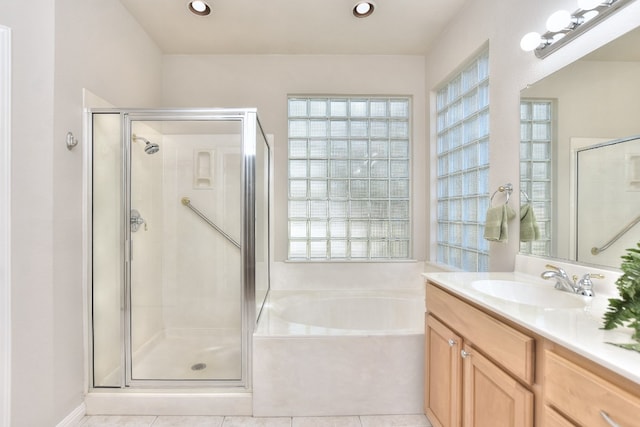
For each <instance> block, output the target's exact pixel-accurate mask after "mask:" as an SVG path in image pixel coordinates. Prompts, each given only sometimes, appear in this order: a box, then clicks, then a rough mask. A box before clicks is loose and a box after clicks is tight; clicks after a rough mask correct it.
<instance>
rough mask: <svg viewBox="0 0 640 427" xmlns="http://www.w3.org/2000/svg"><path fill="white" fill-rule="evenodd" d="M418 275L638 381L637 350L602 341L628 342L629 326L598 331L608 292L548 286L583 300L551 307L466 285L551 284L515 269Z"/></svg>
mask: <svg viewBox="0 0 640 427" xmlns="http://www.w3.org/2000/svg"><path fill="white" fill-rule="evenodd" d="M423 276H424V277H425V278H427V279H429V280H430V281H432V282H435V283H437V284H439V285H441V286H442V287H443V288H446V289H448V290H449V291H450V292H451V293H453V294H455V295H458V296H460V297H462V298H464V299H466V300H468V301H471V302H473V303H475V304H477V305H479V306H481V307H484V308H486V309H488V310H491V311H493V312H496V313H497V314H499V315H501V316H503V317H505V318H507V319H509V320H511V321H513V322H515V323H517V324H518V325H521V326H523V327H525V328H527V329H530V330H531V331H533V332H534V333H536V334H538V335H540V336H543V337H545V338H548V339H549V340H551V341H554V342H556V343H557V344H560V345H562V346H564V347H566V348H568V349H570V350H573V351H574V352H576V353H578V354H580V355H582V356H584V357H586V358H588V359H590V360H592V361H594V362H596V363H599V364H601V365H603V366H605V367H606V368H608V369H610V370H612V371H614V372H617V373H618V374H620V375H622V376H624V377H626V378H629V379H630V380H632V381H634V382H636V383H638V384H640V353H638V352H635V351H631V350H626V349H623V348H620V347H617V346H614V345H611V344H607V342H615V343H630V342H633V340H632V339H631V334H632V330H631V329H629V328H617V329H614V330H610V331H605V330H603V329H601V327H602V315H603V314H604V313H605V311H606V309H607V306H608V298H609V297H611V295H605V294H602V295H599V294H597V293H596V296H595V297H592V298H591V297H583V296H579V295H573V294H569V293H567V292H562V291H559V290H554V292H558V293H560V292H562V293H564V294H566V296H565V295H563V296H562V298H565V297H567V296H569V297H575V298H576V299H579V300H580V301H582V302H584V306H583V307H581V308H553V309H552V308H544V307H539V306H534V305H529V304H521V303H516V302H512V301H506V300H504V299H501V298H497V297H492V296H489V295H487V294H485V293H483V292H481V291H479V290H476V289H474V288H473V287H472V285H471V283H472V282H474V281H476V280H510V281H517V282H523V283H527V284H531V285H535V286H541V287H547V288H549V287H550V288H553V286H554V283H555V282H554V281H547V280H543V279H541V278H538V277H537V276H531V275H528V274H523V273H518V272H516V273H467V272H464V273H424V274H423ZM514 286H517V284H515V285H514ZM427 304H428V302H427Z"/></svg>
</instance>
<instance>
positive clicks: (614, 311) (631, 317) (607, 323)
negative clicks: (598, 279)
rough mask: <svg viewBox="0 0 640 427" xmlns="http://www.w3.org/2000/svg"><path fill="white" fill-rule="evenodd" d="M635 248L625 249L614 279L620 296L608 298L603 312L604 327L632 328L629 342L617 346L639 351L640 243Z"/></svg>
mask: <svg viewBox="0 0 640 427" xmlns="http://www.w3.org/2000/svg"><path fill="white" fill-rule="evenodd" d="M637 246H638V247H637V248H630V249H627V254H626V255H623V256H622V265H621V266H620V268H621V269H622V273H623V274H622V276H620V278H619V279H618V280H616V286H617V288H618V292H619V294H620V298H610V299H609V306H608V307H607V312H606V313H605V314H604V329H614V328H616V327H618V326H628V327H630V328H632V329H633V330H634V333H633V335H632V336H631V338H633V339H634V340H636V342H635V343H631V344H617V343H611V344H615V345H617V346H620V347H623V348H628V349H631V350H636V351H640V243H638V245H637Z"/></svg>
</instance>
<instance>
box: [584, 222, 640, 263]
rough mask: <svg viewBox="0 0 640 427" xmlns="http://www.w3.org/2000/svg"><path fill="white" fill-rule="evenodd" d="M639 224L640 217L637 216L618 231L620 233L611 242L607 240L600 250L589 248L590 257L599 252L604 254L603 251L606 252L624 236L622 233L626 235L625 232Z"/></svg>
mask: <svg viewBox="0 0 640 427" xmlns="http://www.w3.org/2000/svg"><path fill="white" fill-rule="evenodd" d="M639 222H640V216H638V217H637V218H636V219H634V220H633V221H631V222H630V223H629V224H627V225H626V226H625V227H624V228H623V229H622V230H620V232H619V233H618V234H616V235H615V236H613V238H612V239H611V240H609V241H608V242H607V243H606V244H605V245H604V246H602V247H601V248H596V247H593V248H591V254H592V255H598V254H599V253H600V252H604V251H605V250H607V249H608V248H609V246H611V245H613V244H614V243H615V242H616V241H617V240H618V239H619V238H621V237H622V236H623V235H624V233H626V232H627V231H629V230H631V229H632V228H633V226H634V225H636V224H637V223H639Z"/></svg>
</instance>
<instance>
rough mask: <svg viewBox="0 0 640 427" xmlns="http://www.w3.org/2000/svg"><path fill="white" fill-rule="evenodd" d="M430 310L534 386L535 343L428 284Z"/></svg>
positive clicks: (427, 296)
mask: <svg viewBox="0 0 640 427" xmlns="http://www.w3.org/2000/svg"><path fill="white" fill-rule="evenodd" d="M426 300H427V311H428V312H429V313H432V314H434V315H435V316H437V317H439V318H440V319H441V320H442V321H443V322H445V323H446V324H447V325H449V326H450V327H451V328H452V329H454V330H455V331H456V332H458V333H459V334H461V335H462V336H463V337H464V338H465V339H467V340H469V341H471V342H472V343H475V344H476V345H477V346H478V347H479V348H480V349H481V350H482V352H484V353H485V354H486V355H487V356H489V357H490V358H491V359H493V360H495V361H496V362H497V363H498V364H500V365H501V366H502V367H503V368H504V369H506V370H508V371H509V372H510V373H511V374H512V375H514V376H516V377H518V378H520V379H521V380H522V381H524V382H525V383H527V384H533V379H534V376H533V369H534V346H535V340H534V339H533V338H532V337H529V336H527V335H525V334H523V333H521V332H519V331H517V330H515V329H513V328H512V327H510V326H508V325H505V324H504V323H502V322H500V321H499V320H496V319H494V318H493V317H492V316H490V315H488V314H486V313H485V312H483V311H481V310H478V309H477V308H475V307H473V306H471V305H469V304H467V303H466V302H464V301H462V300H460V299H459V298H457V297H455V296H453V295H451V294H449V293H447V292H445V291H443V290H442V289H440V288H438V287H437V286H435V285H433V284H431V283H427V293H426Z"/></svg>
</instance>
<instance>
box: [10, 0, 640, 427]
mask: <svg viewBox="0 0 640 427" xmlns="http://www.w3.org/2000/svg"><path fill="white" fill-rule="evenodd" d="M562 6H565V7H566V8H567V9H570V10H572V9H573V8H575V5H574V2H573V1H570V0H562V1H556V0H541V1H537V2H532V1H529V0H517V1H515V0H514V1H511V2H504V1H499V0H469V2H468V5H467V6H466V7H465V9H464V10H463V11H462V12H461V14H460V15H459V16H458V17H457V18H456V19H455V20H454V21H453V22H451V24H450V25H449V26H448V27H447V30H446V31H445V32H444V33H443V35H442V37H441V38H440V40H439V42H438V43H437V44H435V45H434V49H433V51H432V52H431V53H430V54H429V55H428V56H427V58H426V61H425V58H422V57H396V56H391V57H372V56H335V57H324V56H261V57H255V56H219V57H210V56H191V57H189V56H166V57H164V59H163V58H162V55H161V53H160V52H159V51H158V49H157V47H156V46H155V45H154V44H153V43H152V42H151V41H150V40H149V39H148V38H147V36H146V35H145V34H144V33H143V32H142V31H141V29H140V27H139V26H138V25H137V24H136V22H135V21H133V20H132V18H131V17H130V15H129V14H128V13H127V12H126V11H125V10H124V8H123V7H121V6H120V3H119V2H117V1H115V0H102V1H98V0H93V1H86V0H57V1H56V2H55V3H54V2H51V1H45V0H34V1H32V2H31V10H37V12H33V13H29V14H27V13H26V12H25V11H24V10H23V8H24V5H23V2H20V1H17V0H14V1H2V2H0V24H2V25H6V26H8V27H10V28H11V29H12V36H13V46H12V48H13V84H12V92H13V97H12V98H13V103H12V111H11V113H12V135H13V141H12V166H13V175H12V180H13V181H12V188H11V192H12V225H11V233H12V236H13V241H12V248H11V249H12V273H13V276H12V310H13V316H12V334H13V341H12V369H11V375H12V396H11V397H12V426H15V427H21V426H50V425H55V424H56V423H58V422H59V421H60V420H61V419H62V418H64V417H65V416H66V415H67V414H69V413H70V412H71V411H73V409H74V408H76V407H77V406H78V405H80V404H81V402H82V393H83V388H84V387H85V380H84V378H83V376H84V365H83V340H84V332H83V331H82V326H81V325H82V318H83V300H82V281H81V280H82V234H81V219H82V174H81V171H82V158H81V157H82V148H81V147H77V148H76V149H75V150H74V151H72V152H68V151H67V150H66V148H65V147H64V137H65V134H66V132H67V131H72V132H73V133H74V134H75V135H76V136H77V137H80V136H81V133H82V114H81V113H82V111H81V106H82V104H81V102H82V100H81V97H82V94H81V89H82V88H83V87H85V88H87V89H89V90H91V91H92V92H94V93H95V94H97V95H100V96H101V97H103V98H105V99H106V100H108V101H110V102H111V103H113V104H114V105H118V106H154V105H156V104H158V103H160V102H162V103H163V104H164V105H171V106H189V107H194V106H224V107H234V106H242V107H247V106H256V107H258V109H259V111H260V112H261V116H262V121H263V123H264V125H265V131H266V132H267V133H273V134H274V135H275V137H276V147H275V148H276V178H275V181H276V190H275V197H276V212H275V213H274V214H275V215H274V217H275V218H276V230H275V231H276V236H278V237H277V242H276V243H277V246H276V254H275V255H276V259H277V260H283V259H284V257H285V256H286V237H285V236H286V208H285V206H286V203H285V200H286V191H285V189H286V149H285V148H284V147H286V139H285V138H286V95H287V93H339V94H343V93H353V94H380V93H387V94H397V93H402V94H408V95H412V96H413V97H414V120H413V124H414V130H413V140H414V152H413V157H414V175H413V185H414V194H415V198H414V200H415V203H414V206H413V211H414V212H413V213H414V216H413V218H414V237H415V239H414V240H415V243H414V257H415V258H416V259H418V260H424V259H428V251H427V248H426V246H427V243H426V242H429V240H430V236H432V234H431V233H428V231H429V232H430V231H431V230H432V229H433V224H434V221H433V215H434V214H433V213H432V214H431V218H428V214H427V213H428V212H430V211H429V210H428V205H427V202H426V201H428V200H429V199H430V198H431V197H432V195H433V193H432V192H431V191H426V192H424V193H422V191H423V189H422V188H423V185H424V183H425V182H434V180H433V170H432V169H429V168H428V165H429V163H428V161H427V159H428V155H429V150H433V148H428V147H432V145H429V144H428V143H427V142H426V141H427V135H429V134H430V132H431V129H432V126H431V124H430V121H429V114H428V109H427V108H428V102H430V99H431V98H430V96H429V94H430V91H432V90H433V89H434V88H436V87H437V86H438V85H439V84H440V83H441V82H442V81H443V80H444V79H445V77H446V76H447V75H449V74H450V73H451V72H452V71H453V70H454V69H455V68H457V67H458V66H459V65H460V64H461V63H462V62H464V61H465V60H466V59H467V58H469V56H470V55H471V54H472V53H473V52H474V51H476V50H477V49H478V48H479V47H480V46H482V45H483V44H484V43H485V42H486V41H489V43H490V48H491V117H492V124H491V135H492V148H491V161H492V172H491V178H490V179H491V188H495V187H497V186H498V185H500V184H502V183H504V182H508V181H510V182H513V183H514V184H517V178H518V149H517V141H518V139H519V133H518V129H519V127H518V100H519V91H520V89H521V88H522V87H524V86H525V85H526V84H527V83H530V82H533V81H535V80H538V79H539V78H540V77H542V76H544V75H546V74H548V73H550V72H552V71H555V70H556V69H558V68H559V67H561V66H563V65H566V64H567V63H569V62H571V61H573V60H574V59H576V58H578V57H579V56H581V55H582V54H583V53H585V52H587V51H589V50H591V49H592V48H595V47H596V46H599V45H602V44H604V43H606V42H607V41H609V40H610V39H611V38H612V37H614V36H616V35H618V34H621V33H623V32H625V31H626V30H627V29H629V28H632V27H634V26H636V25H637V23H638V22H640V19H639V18H640V3H639V2H635V3H634V4H632V5H631V6H628V7H627V8H626V9H625V11H624V13H621V14H619V15H616V16H614V17H612V18H611V19H610V20H609V21H607V22H605V23H603V24H602V25H601V26H600V27H599V28H598V29H594V30H591V31H589V32H588V33H586V34H584V35H582V36H581V37H580V38H579V39H578V40H576V41H574V42H572V43H571V44H570V45H568V46H566V47H565V48H563V49H562V50H561V51H560V52H558V53H556V54H553V55H551V56H550V57H548V58H547V59H545V60H543V61H541V60H538V59H536V58H535V57H534V55H533V54H531V53H524V52H522V51H520V49H519V47H518V43H519V40H520V37H521V36H522V34H523V33H524V32H527V31H530V30H538V31H541V30H542V28H543V25H544V21H545V20H546V17H547V16H548V15H549V14H550V13H551V12H552V11H554V10H555V9H557V8H559V7H562ZM162 61H164V62H163V63H161V62H162ZM162 73H163V74H164V86H163V87H162V88H161V84H160V81H161V74H162ZM54 76H55V78H54ZM198 79H200V80H201V81H202V82H203V86H202V87H199V86H196V85H195V84H193V83H194V82H195V81H196V80H198ZM425 95H427V96H426V97H425ZM425 118H426V119H427V121H426V122H425V121H424V119H425ZM427 178H428V179H427ZM426 187H427V190H429V189H430V188H431V187H429V186H426ZM427 224H429V228H427ZM491 250H492V260H491V267H492V269H493V270H503V269H507V270H508V269H511V268H512V266H513V258H514V254H515V252H516V251H517V242H510V243H509V244H508V245H503V246H499V245H492V248H491ZM362 266H363V264H358V265H355V266H354V267H353V268H352V271H354V272H357V270H358V269H359V268H362ZM414 267H415V266H414ZM412 268H413V267H412ZM307 271H308V270H307ZM302 273H304V271H303V272H302ZM399 273H400V272H399ZM304 276H305V275H304V274H302V275H301V277H302V278H304Z"/></svg>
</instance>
